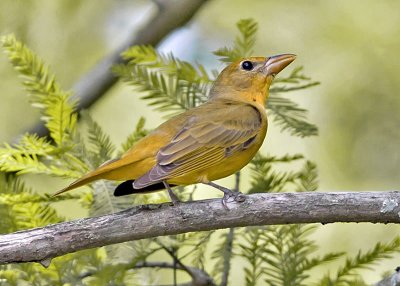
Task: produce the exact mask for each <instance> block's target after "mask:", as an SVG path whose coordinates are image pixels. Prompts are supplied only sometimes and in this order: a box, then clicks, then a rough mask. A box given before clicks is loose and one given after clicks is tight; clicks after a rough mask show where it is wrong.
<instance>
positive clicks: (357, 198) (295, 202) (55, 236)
mask: <svg viewBox="0 0 400 286" xmlns="http://www.w3.org/2000/svg"><path fill="white" fill-rule="evenodd" d="M228 207H229V209H228V210H227V209H225V208H224V207H223V206H222V204H221V201H220V200H219V199H212V200H201V201H191V202H186V203H180V204H179V205H177V206H171V205H170V204H161V205H143V206H138V207H134V208H132V209H128V210H125V211H122V212H119V213H115V214H110V215H105V216H100V217H92V218H84V219H79V220H75V221H70V222H63V223H59V224H54V225H49V226H46V227H43V228H36V229H31V230H26V231H19V232H16V233H12V234H6V235H2V236H0V264H6V263H20V262H30V261H35V262H40V263H42V264H43V265H47V264H49V263H50V261H51V259H52V258H54V257H56V256H60V255H63V254H66V253H71V252H75V251H78V250H82V249H88V248H94V247H99V246H104V245H109V244H114V243H119V242H124V241H130V240H138V239H143V238H151V237H156V236H162V235H172V234H179V233H185V232H192V231H205V230H214V229H221V228H228V227H243V226H254V225H272V224H289V223H290V224H293V223H322V224H326V223H333V222H371V223H385V224H386V223H400V192H398V191H393V192H342V193H317V192H313V193H274V194H267V193H260V194H252V195H247V196H246V200H245V201H244V202H242V203H229V204H228Z"/></svg>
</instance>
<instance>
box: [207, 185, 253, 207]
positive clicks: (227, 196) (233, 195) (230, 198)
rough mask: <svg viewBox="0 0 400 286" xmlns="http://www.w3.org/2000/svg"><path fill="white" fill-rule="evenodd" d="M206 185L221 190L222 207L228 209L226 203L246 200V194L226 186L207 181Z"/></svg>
mask: <svg viewBox="0 0 400 286" xmlns="http://www.w3.org/2000/svg"><path fill="white" fill-rule="evenodd" d="M207 185H209V186H212V187H214V188H216V189H218V190H220V191H222V192H224V197H223V198H222V205H223V206H224V208H226V209H227V210H229V208H228V203H242V202H244V201H245V200H246V195H244V194H242V193H241V192H234V191H232V190H230V189H228V188H225V187H223V186H220V185H217V184H215V183H213V182H208V183H207Z"/></svg>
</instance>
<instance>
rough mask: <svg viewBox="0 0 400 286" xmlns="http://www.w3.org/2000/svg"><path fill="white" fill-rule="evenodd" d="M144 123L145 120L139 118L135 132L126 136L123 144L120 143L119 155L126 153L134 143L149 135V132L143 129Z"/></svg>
mask: <svg viewBox="0 0 400 286" xmlns="http://www.w3.org/2000/svg"><path fill="white" fill-rule="evenodd" d="M145 123H146V119H145V118H144V117H140V119H139V121H138V123H137V124H136V128H135V130H134V131H133V132H132V133H131V134H130V135H128V137H127V138H126V140H125V142H124V143H122V146H121V151H120V154H123V153H125V152H126V151H128V150H129V149H130V148H131V147H132V146H133V145H134V144H135V143H136V142H138V141H139V140H140V139H142V138H143V137H145V136H146V135H147V134H148V133H149V131H148V130H146V129H145V128H144V125H145Z"/></svg>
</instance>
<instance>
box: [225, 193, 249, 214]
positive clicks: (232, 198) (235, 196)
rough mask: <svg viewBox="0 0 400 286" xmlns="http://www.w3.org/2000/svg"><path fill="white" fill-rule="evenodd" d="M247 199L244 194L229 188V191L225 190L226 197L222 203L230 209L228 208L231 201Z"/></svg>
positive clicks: (239, 201) (236, 201)
mask: <svg viewBox="0 0 400 286" xmlns="http://www.w3.org/2000/svg"><path fill="white" fill-rule="evenodd" d="M228 190H229V189H228ZM245 200H246V196H245V195H244V194H242V193H240V192H233V191H231V190H229V192H224V197H223V198H222V205H223V206H224V208H226V209H227V210H229V208H228V204H229V203H242V202H244V201H245Z"/></svg>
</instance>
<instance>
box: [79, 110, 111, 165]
mask: <svg viewBox="0 0 400 286" xmlns="http://www.w3.org/2000/svg"><path fill="white" fill-rule="evenodd" d="M82 116H83V118H84V119H85V120H86V123H87V125H88V130H87V132H88V139H89V140H88V143H89V147H88V149H89V154H88V155H89V156H90V160H89V161H90V163H91V165H92V166H93V168H96V167H98V166H99V165H100V164H102V163H104V162H105V161H108V160H110V159H111V158H112V156H113V154H114V151H115V146H114V144H113V143H112V142H111V138H110V136H108V134H106V133H105V132H104V131H103V129H102V128H101V127H100V125H99V124H98V123H97V122H95V121H94V120H93V118H92V117H91V116H90V115H89V113H88V112H83V113H82Z"/></svg>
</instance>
